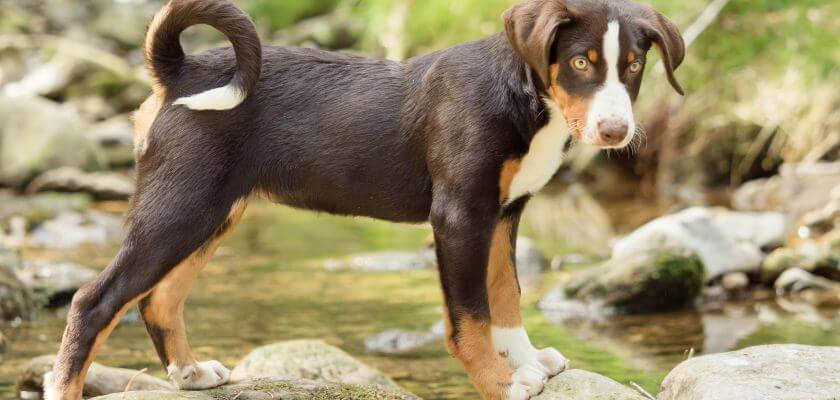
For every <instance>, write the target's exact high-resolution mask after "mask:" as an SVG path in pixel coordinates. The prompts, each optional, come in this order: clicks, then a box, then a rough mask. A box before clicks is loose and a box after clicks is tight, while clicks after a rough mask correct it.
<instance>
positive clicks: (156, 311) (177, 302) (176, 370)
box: [140, 199, 246, 390]
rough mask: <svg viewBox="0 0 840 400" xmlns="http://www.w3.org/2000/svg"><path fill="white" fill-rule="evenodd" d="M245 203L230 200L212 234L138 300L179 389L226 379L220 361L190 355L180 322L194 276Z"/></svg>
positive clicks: (208, 385) (207, 385)
mask: <svg viewBox="0 0 840 400" xmlns="http://www.w3.org/2000/svg"><path fill="white" fill-rule="evenodd" d="M245 207H246V200H244V199H243V200H240V201H238V202H237V203H236V204H234V206H233V207H232V208H231V211H230V215H229V216H228V218H227V220H226V221H225V223H224V224H222V227H221V228H220V229H219V231H218V232H216V234H215V235H214V237H213V238H212V239H210V241H208V242H207V243H206V244H205V245H203V246H202V247H201V248H200V249H198V250H197V251H195V252H194V253H193V254H192V255H190V256H189V258H187V259H186V260H184V261H183V262H181V263H180V264H178V266H177V267H175V268H174V269H173V270H172V271H171V272H170V273H169V274H168V275H166V277H165V278H164V279H163V280H162V281H161V282H160V283H158V284H157V286H155V288H154V290H152V292H151V293H150V294H149V296H148V297H146V298H144V299H143V300H141V301H140V312H141V314H142V315H143V320H144V321H145V322H146V328H147V329H148V331H149V335H150V336H151V337H152V341H153V342H154V345H155V349H156V350H157V353H158V356H159V357H160V360H161V362H162V363H163V366H164V368H166V371H167V373H168V374H169V378H170V379H171V380H172V382H173V383H175V385H176V386H177V387H178V388H180V389H188V390H199V389H209V388H213V387H216V386H219V385H222V384H225V383H227V382H228V380H229V379H230V371H229V370H228V369H227V368H225V367H224V366H223V365H222V364H221V363H220V362H218V361H215V360H213V361H205V362H197V361H196V360H195V358H194V357H193V354H192V350H191V348H190V344H189V341H188V340H187V332H186V327H185V325H184V302H185V301H186V300H187V295H188V292H189V290H190V287H191V286H192V283H193V281H194V280H195V278H196V276H198V274H199V273H200V272H201V270H202V269H204V266H205V265H206V264H207V262H208V261H209V260H210V259H211V258H212V257H213V253H214V252H215V251H216V248H217V247H218V246H219V245H220V244H221V243H222V242H223V241H224V239H225V238H226V237H227V236H228V235H229V234H230V232H231V231H232V230H233V228H234V227H235V226H236V224H237V223H238V222H239V218H240V217H241V216H242V213H243V212H244V211H245Z"/></svg>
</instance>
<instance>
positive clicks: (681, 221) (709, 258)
mask: <svg viewBox="0 0 840 400" xmlns="http://www.w3.org/2000/svg"><path fill="white" fill-rule="evenodd" d="M786 232H787V223H786V222H785V217H784V216H783V215H781V214H778V213H752V214H747V213H734V212H730V211H726V210H721V209H708V208H700V207H695V208H690V209H687V210H684V211H682V212H679V213H677V214H672V215H667V216H664V217H661V218H658V219H656V220H654V221H652V222H650V223H648V224H646V225H644V226H642V227H641V228H639V229H638V230H636V231H635V232H633V233H631V234H630V235H629V236H627V237H625V238H623V239H621V240H619V241H618V242H617V243H616V244H615V247H614V248H613V258H614V259H616V258H617V259H621V258H624V257H628V256H630V255H632V254H635V253H639V252H649V251H653V252H661V251H666V250H668V249H683V250H688V251H691V252H693V253H695V254H697V255H698V256H699V257H700V259H701V260H702V261H703V265H704V266H705V271H706V277H705V278H706V280H707V281H710V280H712V279H715V278H716V277H719V276H721V275H723V274H725V273H727V272H757V271H758V269H759V268H760V266H761V261H762V259H763V258H764V255H763V253H762V251H761V248H762V247H764V246H769V245H773V244H778V243H782V242H783V241H784V237H785V233H786Z"/></svg>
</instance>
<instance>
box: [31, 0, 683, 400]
mask: <svg viewBox="0 0 840 400" xmlns="http://www.w3.org/2000/svg"><path fill="white" fill-rule="evenodd" d="M503 19H504V24H505V31H504V32H503V33H499V34H496V35H493V36H491V37H489V38H486V39H483V40H479V41H475V42H471V43H466V44H463V45H460V46H457V47H454V48H451V49H448V50H444V51H439V52H436V53H432V54H429V55H425V56H420V57H416V58H413V59H411V60H408V61H407V62H404V63H398V62H391V61H383V60H374V59H368V58H363V57H359V56H354V55H348V54H342V53H333V52H326V51H320V50H312V49H300V48H289V47H262V46H261V44H260V40H259V38H258V37H257V34H256V31H255V29H254V26H253V24H252V23H251V21H250V20H249V18H248V16H247V15H245V14H244V13H243V12H242V11H241V10H239V9H238V8H236V7H235V6H234V5H233V4H232V3H230V2H229V1H227V0H172V1H171V2H170V3H169V4H167V5H166V6H165V7H164V8H163V9H162V10H161V11H160V12H159V13H158V14H157V16H156V17H155V19H154V21H153V23H152V24H151V27H150V29H149V33H148V37H147V40H146V59H147V65H148V69H149V71H150V72H151V74H152V76H153V77H154V80H155V86H154V93H153V94H152V96H151V97H149V99H148V100H147V101H146V102H145V103H143V105H142V107H141V108H140V110H139V112H138V113H137V118H136V141H135V142H136V148H135V156H136V158H137V193H136V195H135V196H134V198H133V200H132V205H131V211H130V213H129V215H128V222H127V228H128V229H127V236H126V238H125V242H124V243H123V246H122V248H121V249H120V251H119V253H118V254H117V255H116V257H115V259H114V260H113V262H112V263H111V264H110V266H109V267H108V268H107V269H106V270H105V271H104V272H103V273H102V274H101V275H100V276H99V277H98V278H97V279H96V280H95V281H94V282H92V283H90V284H88V285H86V286H85V287H84V288H82V289H81V290H79V292H78V293H77V294H76V296H75V297H74V299H73V302H72V306H71V309H70V313H69V315H68V323H67V329H66V330H65V333H64V337H63V340H62V343H61V349H60V352H59V355H58V360H57V362H56V365H55V369H54V371H53V374H52V376H50V377H49V380H48V384H47V388H46V393H47V398H48V399H63V400H78V399H80V398H81V396H82V385H83V382H84V379H85V374H86V371H87V368H88V366H89V365H90V363H91V360H92V359H93V356H94V354H95V353H96V350H97V348H98V347H99V346H100V344H101V343H102V342H103V341H104V340H105V339H106V338H107V336H108V334H109V333H110V332H111V330H112V329H113V328H114V326H115V325H116V324H117V321H119V319H120V316H121V315H122V314H123V313H124V312H126V310H128V309H129V308H130V307H132V306H133V305H135V304H139V306H140V310H141V314H142V316H143V318H144V320H145V322H146V326H147V327H148V331H149V335H150V336H151V337H152V339H153V341H154V344H155V347H156V349H157V352H158V354H159V356H160V359H161V361H162V362H163V365H164V366H165V367H166V368H167V371H168V372H169V376H170V378H171V379H172V380H173V381H174V383H175V384H176V385H177V386H178V387H179V388H182V389H206V388H212V387H215V386H218V385H222V384H224V383H226V382H227V381H228V378H229V372H228V370H227V369H226V368H225V367H224V366H222V365H221V364H220V363H218V362H216V361H209V362H198V361H196V360H195V358H194V357H193V354H192V352H191V350H190V346H189V343H188V341H187V337H186V332H185V329H184V319H183V309H184V301H185V299H186V297H187V292H188V290H189V288H190V286H191V284H192V281H193V279H194V278H195V277H196V275H198V273H199V272H200V271H201V269H202V268H203V267H204V265H205V264H206V263H207V261H208V260H209V259H210V257H211V256H212V254H213V251H214V250H215V249H216V247H217V246H218V245H219V243H220V242H221V241H222V240H223V239H224V238H225V237H226V236H227V235H228V233H229V232H230V231H231V229H232V228H233V227H234V225H236V222H237V221H238V220H239V217H240V216H241V215H242V213H243V211H244V210H245V206H246V204H247V201H248V199H249V198H251V197H253V196H257V195H258V196H262V197H265V198H268V199H271V200H273V201H275V202H277V203H281V204H285V205H289V206H292V207H298V208H303V209H309V210H316V211H322V212H328V213H334V214H342V215H353V216H367V217H373V218H379V219H384V220H389V221H397V222H423V221H431V224H432V227H433V229H434V236H435V242H436V251H437V258H438V265H439V269H440V280H441V286H442V288H443V294H444V298H445V303H446V308H445V309H446V318H445V320H446V323H447V347H448V349H449V350H450V352H451V353H452V355H454V356H455V357H456V358H457V359H458V360H459V361H460V362H461V363H462V364H463V366H464V368H465V369H466V371H467V372H468V373H469V375H470V377H471V378H472V380H473V382H474V383H475V385H476V387H477V388H478V390H479V391H480V392H481V394H482V395H483V396H484V397H485V398H486V399H505V400H522V399H529V398H530V397H531V396H534V395H536V394H538V393H540V392H541V391H542V389H543V384H544V382H545V381H546V380H547V379H548V378H549V377H551V376H554V375H556V374H559V373H560V372H561V371H563V370H564V369H565V368H566V360H565V359H564V358H563V356H562V355H561V354H560V353H559V352H558V351H557V350H554V349H536V348H535V347H534V346H533V345H532V344H531V341H530V340H529V338H528V334H527V333H526V331H525V329H524V328H523V327H522V318H521V316H520V312H519V300H520V289H519V285H518V281H517V277H516V267H515V265H514V257H513V254H514V249H515V246H516V236H517V227H518V224H519V219H520V215H521V213H522V210H523V208H524V207H525V204H526V203H527V201H528V198H529V196H531V195H532V194H534V193H536V192H538V191H539V190H540V189H541V188H542V187H543V186H545V185H546V184H547V183H548V182H549V180H550V179H551V178H552V176H553V175H554V174H555V173H556V171H557V170H558V168H559V167H560V164H561V162H562V161H563V152H564V148H565V145H566V143H567V141H568V140H570V139H571V138H575V139H577V140H579V141H581V142H585V143H589V144H592V145H595V146H600V147H603V148H621V147H624V146H627V145H628V143H630V142H631V141H632V140H633V137H634V135H635V132H636V125H635V122H634V118H633V110H632V106H633V103H634V101H635V100H636V97H637V96H638V92H639V86H640V84H641V82H642V74H643V71H644V68H645V65H646V63H647V53H648V50H649V49H650V48H651V47H652V46H656V47H657V48H658V49H659V52H660V53H661V56H662V61H663V64H664V67H665V71H666V73H667V76H668V79H669V80H670V82H671V84H672V85H673V87H674V89H676V90H677V91H678V92H680V93H682V89H681V88H680V86H679V84H678V83H677V80H676V79H675V77H674V70H675V69H676V68H677V67H678V66H679V65H680V64H681V62H682V60H683V55H684V45H683V41H682V38H681V36H680V33H679V32H678V31H677V28H676V27H675V26H674V24H672V23H671V22H670V21H668V20H667V19H666V18H665V17H663V16H662V15H661V14H659V13H658V12H656V11H654V10H653V9H651V8H650V7H647V6H643V5H638V4H635V3H632V2H630V1H627V0H526V1H523V2H522V3H520V4H517V5H514V6H513V7H511V8H510V9H509V10H508V11H507V12H505V13H504V16H503ZM195 24H208V25H211V26H213V27H215V28H216V29H218V30H220V31H221V32H223V33H224V34H225V35H227V37H228V38H229V39H230V41H231V43H232V45H233V46H232V48H224V49H216V50H211V51H208V52H206V53H202V54H199V55H195V56H187V55H185V54H184V52H183V50H182V48H181V45H180V44H179V36H180V34H181V32H182V31H183V30H184V29H185V28H187V27H189V26H191V25H195ZM278 290H282V288H278Z"/></svg>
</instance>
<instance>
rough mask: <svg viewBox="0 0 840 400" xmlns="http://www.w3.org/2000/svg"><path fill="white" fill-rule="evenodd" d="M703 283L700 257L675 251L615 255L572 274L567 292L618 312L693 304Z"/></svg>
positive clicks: (671, 307)
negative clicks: (623, 255)
mask: <svg viewBox="0 0 840 400" xmlns="http://www.w3.org/2000/svg"><path fill="white" fill-rule="evenodd" d="M702 287H703V264H702V263H701V262H700V260H699V258H698V257H697V256H694V255H691V254H688V253H684V252H673V251H672V252H663V253H642V254H633V255H630V256H627V257H624V258H614V259H611V260H609V261H607V262H605V263H602V264H600V265H597V266H595V267H592V268H589V269H587V270H583V271H581V272H578V273H577V274H575V275H574V276H572V278H571V279H570V280H569V282H568V283H567V284H566V286H565V292H566V295H568V296H569V298H574V299H578V300H583V301H586V302H589V303H592V302H598V303H601V304H603V305H604V306H605V307H608V308H610V309H613V310H615V311H618V312H626V313H644V312H652V311H664V310H671V309H678V308H680V307H685V306H689V305H691V304H692V303H693V302H694V300H695V299H696V298H697V296H698V295H699V294H700V291H701V289H702Z"/></svg>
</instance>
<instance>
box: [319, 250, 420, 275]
mask: <svg viewBox="0 0 840 400" xmlns="http://www.w3.org/2000/svg"><path fill="white" fill-rule="evenodd" d="M434 267H435V251H434V249H423V250H420V251H384V252H379V253H364V254H357V255H353V256H349V257H346V258H343V259H330V260H326V261H325V262H324V268H326V269H328V270H330V271H342V270H352V271H368V272H396V271H415V270H421V269H428V268H434Z"/></svg>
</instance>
